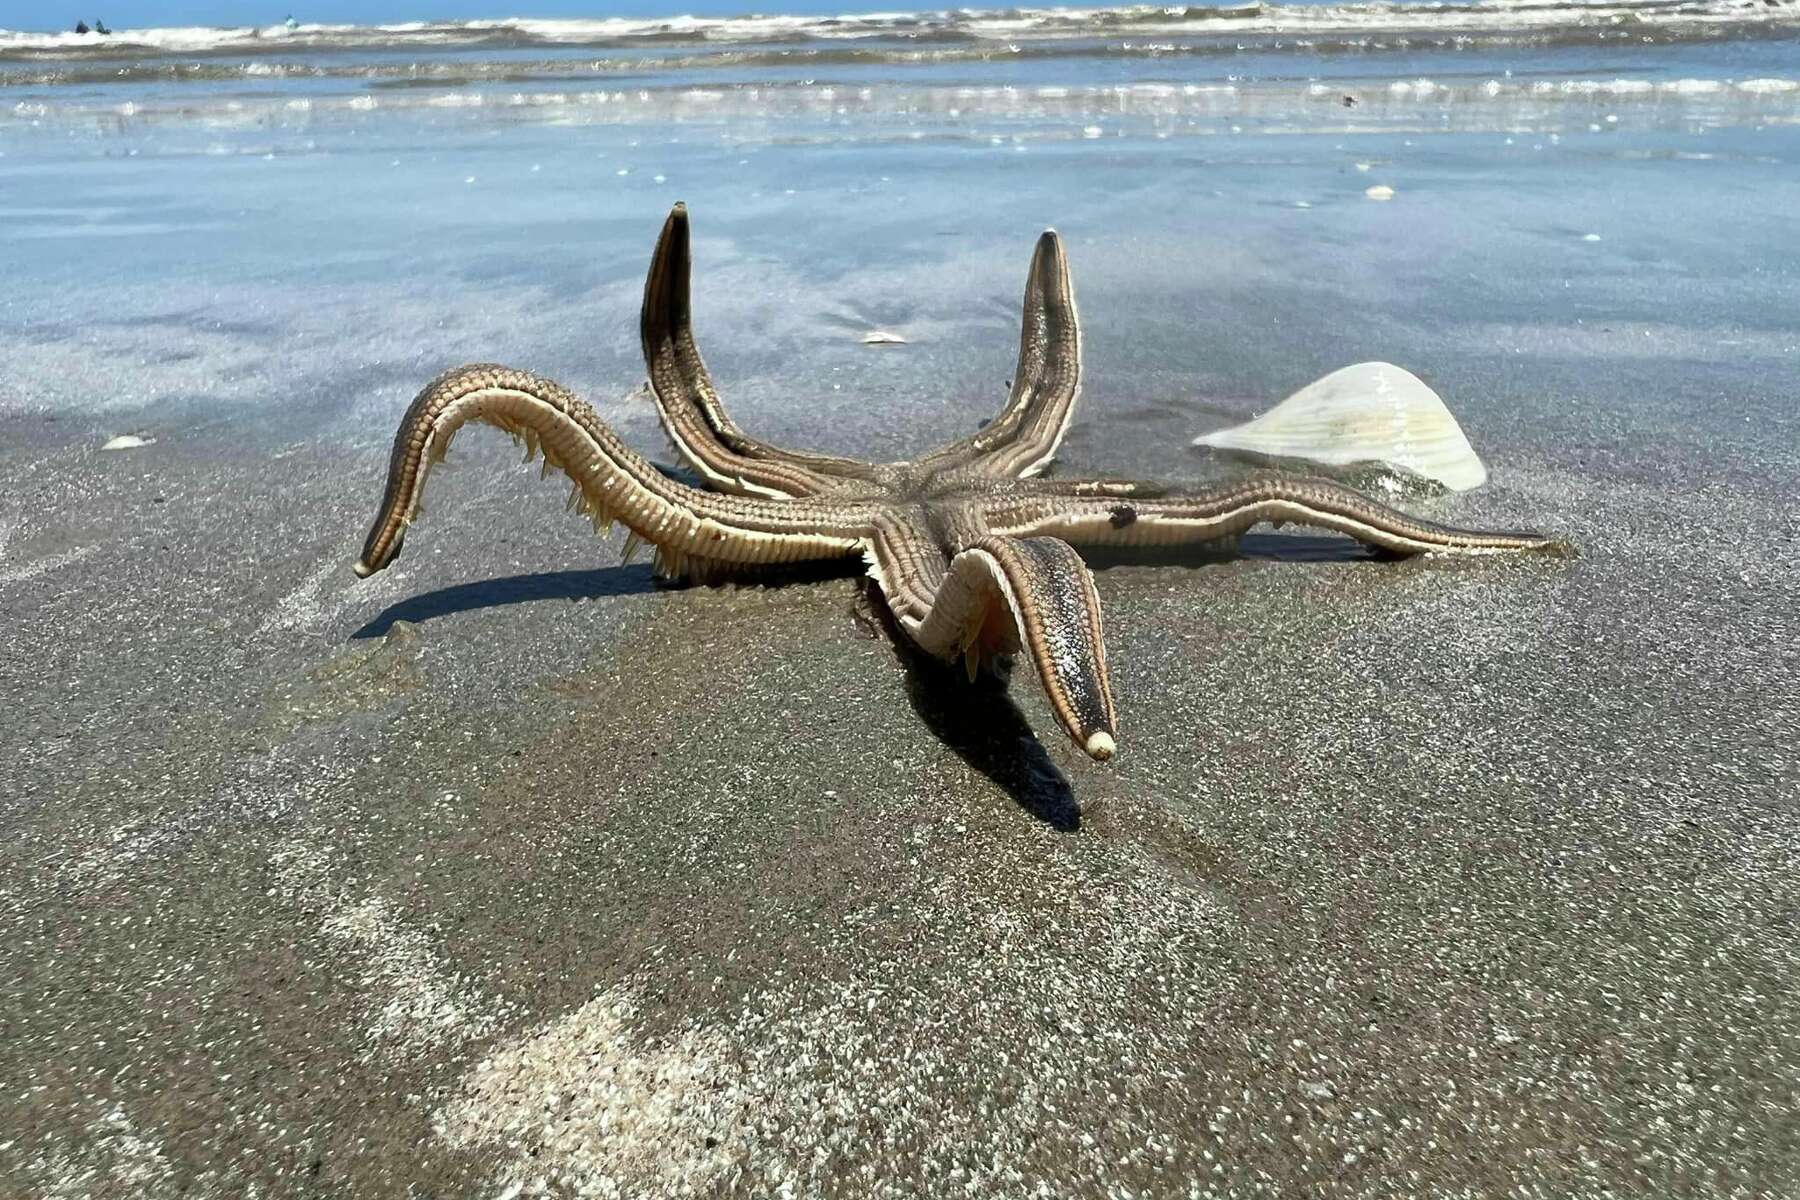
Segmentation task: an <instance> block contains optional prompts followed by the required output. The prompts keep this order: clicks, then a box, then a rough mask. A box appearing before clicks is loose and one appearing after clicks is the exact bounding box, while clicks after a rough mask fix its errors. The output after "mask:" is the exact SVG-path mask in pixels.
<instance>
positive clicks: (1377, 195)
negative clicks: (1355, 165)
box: [1363, 183, 1394, 200]
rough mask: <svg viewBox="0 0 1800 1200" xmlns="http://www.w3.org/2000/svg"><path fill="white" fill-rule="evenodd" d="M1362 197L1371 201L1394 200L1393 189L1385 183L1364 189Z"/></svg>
mask: <svg viewBox="0 0 1800 1200" xmlns="http://www.w3.org/2000/svg"><path fill="white" fill-rule="evenodd" d="M1363 195H1365V196H1367V197H1368V198H1369V199H1371V200H1392V199H1393V198H1394V189H1393V188H1391V187H1389V186H1388V185H1387V184H1385V183H1378V184H1376V185H1375V186H1374V187H1372V188H1366V189H1364V191H1363Z"/></svg>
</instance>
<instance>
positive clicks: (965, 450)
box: [920, 230, 1081, 479]
mask: <svg viewBox="0 0 1800 1200" xmlns="http://www.w3.org/2000/svg"><path fill="white" fill-rule="evenodd" d="M1080 394H1081V321H1080V317H1079V316H1078V314H1077V313H1076V311H1075V283H1074V279H1073V278H1072V277H1071V276H1070V274H1069V260H1068V255H1067V254H1066V253H1065V252H1064V250H1063V244H1062V239H1061V238H1059V237H1057V235H1056V231H1055V230H1045V231H1044V234H1043V236H1041V237H1039V238H1038V243H1037V249H1036V251H1035V252H1034V253H1033V254H1032V256H1031V272H1030V274H1029V275H1027V276H1026V279H1025V301H1024V306H1023V317H1022V320H1021V322H1020V330H1019V362H1018V366H1017V368H1016V370H1015V371H1014V373H1013V386H1012V394H1011V396H1010V397H1009V398H1008V399H1007V402H1006V407H1005V408H1003V409H1001V410H1000V412H999V414H998V415H997V416H995V417H994V419H993V420H991V421H989V422H988V423H987V424H986V425H985V426H983V427H982V429H981V431H980V432H978V433H975V434H972V435H971V436H969V437H966V438H963V439H962V440H961V441H957V442H953V443H951V444H950V445H948V446H945V447H943V448H941V449H938V450H934V451H932V452H931V453H930V454H927V455H926V456H925V457H924V458H923V459H922V460H920V462H921V464H923V465H928V466H930V467H931V468H933V469H938V470H946V469H950V468H958V467H960V468H964V469H966V470H969V471H973V472H977V473H980V474H985V475H999V476H1005V477H1008V478H1013V479H1025V478H1028V477H1030V476H1032V475H1036V474H1037V473H1038V472H1040V471H1042V470H1043V469H1044V468H1045V467H1048V466H1049V465H1050V462H1051V460H1052V459H1054V458H1055V457H1056V448H1057V447H1058V446H1059V445H1061V444H1062V439H1063V434H1064V433H1066V432H1067V431H1068V428H1069V422H1070V420H1071V419H1072V418H1073V417H1074V415H1075V402H1076V400H1077V399H1078V398H1079V397H1080Z"/></svg>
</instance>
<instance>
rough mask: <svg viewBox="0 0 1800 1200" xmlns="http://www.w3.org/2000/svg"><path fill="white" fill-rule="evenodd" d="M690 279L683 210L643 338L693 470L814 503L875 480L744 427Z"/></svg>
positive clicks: (676, 214)
mask: <svg viewBox="0 0 1800 1200" xmlns="http://www.w3.org/2000/svg"><path fill="white" fill-rule="evenodd" d="M691 274H692V259H691V253H690V248H689V235H688V216H687V207H686V206H685V205H681V204H677V205H676V206H675V208H674V210H673V211H671V212H670V213H669V217H668V220H667V221H665V222H664V223H663V229H662V236H661V237H660V238H658V239H657V243H656V252H655V254H654V255H653V256H652V257H651V260H650V272H649V274H648V276H646V278H645V280H644V306H643V310H642V312H641V314H640V317H639V333H640V336H641V338H642V341H643V347H644V363H645V367H646V369H647V370H648V372H649V376H650V390H651V393H652V394H653V395H654V397H655V399H656V407H657V413H658V415H659V416H660V417H661V418H662V423H663V428H664V429H665V430H667V431H668V434H669V439H670V440H671V441H673V442H674V443H675V446H676V449H678V450H679V451H680V452H681V454H682V457H684V458H686V459H687V460H688V462H689V465H690V466H692V467H693V468H694V469H695V470H696V471H699V472H700V473H701V474H702V475H704V476H706V478H707V479H709V480H710V481H712V482H713V483H714V484H715V485H716V486H718V487H720V488H721V489H723V490H726V491H732V492H739V493H754V494H761V495H768V494H770V493H773V494H776V495H780V496H813V495H819V494H822V493H826V492H833V491H843V490H845V489H846V488H847V487H853V486H854V485H855V484H856V483H858V482H861V481H867V480H870V479H873V478H874V477H875V470H876V469H875V467H874V466H872V465H871V464H869V463H864V462H858V461H856V460H855V459H848V458H835V457H832V456H830V455H823V454H805V453H797V452H794V451H789V450H782V449H779V448H777V447H774V446H770V445H768V444H766V443H763V442H759V441H757V440H755V439H754V438H751V437H749V436H748V435H746V434H745V433H744V432H743V431H742V430H740V429H739V428H738V427H737V424H736V422H734V421H733V420H732V419H731V415H730V414H729V413H728V412H726V411H725V405H724V402H723V401H722V400H720V399H719V394H718V390H717V389H716V388H714V386H713V382H712V376H711V375H710V374H708V372H707V370H706V364H705V362H704V361H702V359H701V357H700V350H699V347H698V346H697V345H696V344H695V342H694V333H693V317H692V312H691V308H690V292H689V288H690V277H691Z"/></svg>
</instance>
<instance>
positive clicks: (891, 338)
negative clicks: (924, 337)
mask: <svg viewBox="0 0 1800 1200" xmlns="http://www.w3.org/2000/svg"><path fill="white" fill-rule="evenodd" d="M862 344H863V345H865V346H904V345H906V339H905V338H903V337H901V336H900V335H899V334H897V333H888V332H887V331H886V330H882V329H875V330H871V331H870V332H868V333H865V334H863V337H862Z"/></svg>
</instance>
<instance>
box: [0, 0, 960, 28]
mask: <svg viewBox="0 0 1800 1200" xmlns="http://www.w3.org/2000/svg"><path fill="white" fill-rule="evenodd" d="M942 6H943V4H942V0H938V3H936V4H935V5H934V4H932V3H924V4H915V3H911V2H910V0H885V2H883V0H862V2H860V3H859V2H858V0H760V2H759V0H603V2H595V0H589V2H587V3H580V2H579V0H248V2H246V0H48V2H46V0H0V28H4V29H32V30H56V29H73V28H74V27H75V22H76V20H77V19H78V18H81V19H85V20H87V21H88V22H89V23H90V24H91V23H92V22H93V21H94V19H95V18H96V17H98V18H100V19H101V20H103V21H105V22H106V23H107V24H108V25H110V26H112V27H113V28H115V29H124V28H126V27H128V26H138V27H143V26H150V25H273V24H274V23H275V22H277V21H280V20H281V19H283V18H284V17H286V16H287V15H288V14H289V13H293V14H294V16H295V17H296V18H298V19H299V20H302V21H330V22H339V23H354V24H358V25H379V24H382V23H384V22H389V21H427V20H444V21H456V20H464V19H467V18H470V17H619V16H629V17H637V16H669V15H674V14H677V13H699V14H703V15H711V16H736V15H738V14H741V13H746V12H781V13H838V12H878V11H882V10H884V9H885V10H886V11H889V12H892V11H895V10H900V9H907V8H917V7H942Z"/></svg>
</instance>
